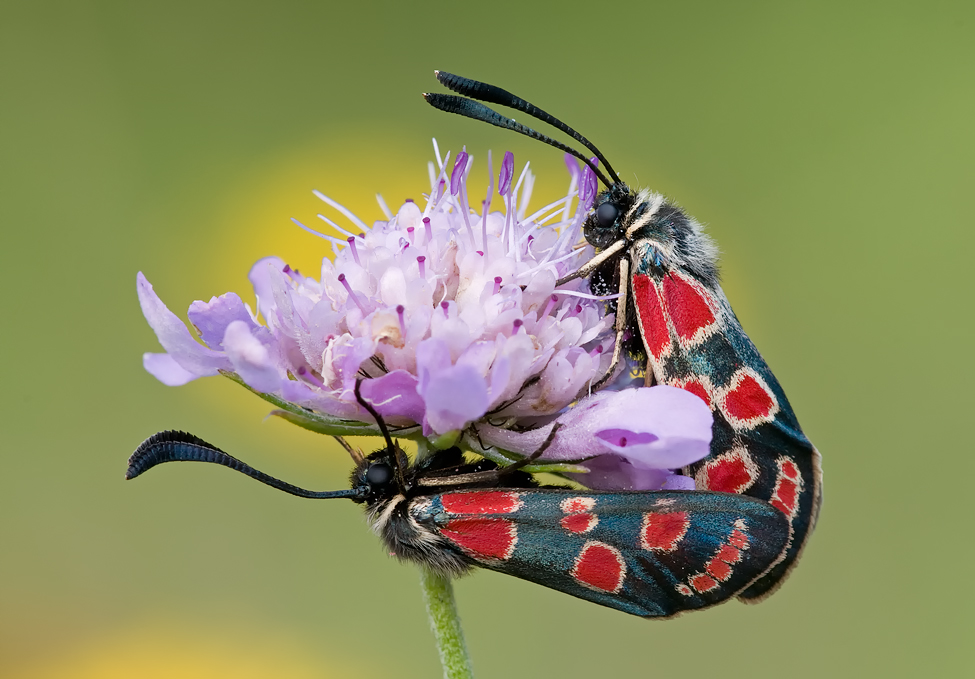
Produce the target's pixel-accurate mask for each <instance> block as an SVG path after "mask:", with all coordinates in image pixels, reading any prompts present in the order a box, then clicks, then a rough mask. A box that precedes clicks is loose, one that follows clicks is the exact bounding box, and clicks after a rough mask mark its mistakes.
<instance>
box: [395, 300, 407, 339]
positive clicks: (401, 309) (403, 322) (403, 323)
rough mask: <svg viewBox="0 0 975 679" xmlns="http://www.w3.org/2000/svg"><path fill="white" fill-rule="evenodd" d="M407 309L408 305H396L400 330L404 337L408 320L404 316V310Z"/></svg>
mask: <svg viewBox="0 0 975 679" xmlns="http://www.w3.org/2000/svg"><path fill="white" fill-rule="evenodd" d="M404 311H406V307H405V306H403V305H402V304H397V305H396V315H397V316H399V331H400V334H401V335H402V336H403V337H406V320H405V319H404V318H403V312H404Z"/></svg>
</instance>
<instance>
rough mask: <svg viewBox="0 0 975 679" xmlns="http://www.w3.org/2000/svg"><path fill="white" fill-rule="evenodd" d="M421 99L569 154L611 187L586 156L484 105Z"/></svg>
mask: <svg viewBox="0 0 975 679" xmlns="http://www.w3.org/2000/svg"><path fill="white" fill-rule="evenodd" d="M423 98H424V99H426V100H427V103H428V104H430V105H431V106H433V107H434V108H437V109H440V110H441V111H446V112H447V113H456V114H457V115H461V116H465V117H467V118H473V119H474V120H479V121H481V122H482V123H488V124H490V125H496V126H498V127H502V128H504V129H506V130H512V131H513V132H518V133H519V134H523V135H525V136H526V137H531V138H532V139H537V140H538V141H540V142H542V143H545V144H548V145H549V146H554V147H555V148H557V149H559V150H560V151H565V152H566V153H569V154H571V155H573V156H575V157H576V158H578V159H579V160H581V161H582V162H584V163H585V164H586V165H587V166H589V169H590V170H592V171H593V172H595V173H596V176H597V177H599V181H601V182H602V183H603V184H605V185H606V186H607V187H611V186H612V184H611V183H610V182H609V180H608V179H607V178H606V175H604V174H603V173H602V170H600V169H599V168H598V167H596V165H595V164H594V163H593V162H592V161H591V160H589V159H588V158H586V156H585V155H584V154H582V153H580V152H579V151H576V150H575V149H574V148H572V147H570V146H566V145H565V144H563V143H562V142H560V141H556V140H555V139H552V138H551V137H549V136H547V135H544V134H542V133H541V132H538V131H536V130H533V129H532V128H530V127H526V126H525V125H522V124H521V123H518V122H515V121H514V120H512V119H511V118H508V117H506V116H503V115H501V114H500V113H498V112H497V111H495V110H494V109H492V108H488V107H487V106H485V105H484V104H481V103H479V102H476V101H474V100H473V99H467V98H465V97H458V96H457V95H456V94H435V93H429V92H425V93H424V94H423Z"/></svg>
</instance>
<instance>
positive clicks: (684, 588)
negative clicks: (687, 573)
mask: <svg viewBox="0 0 975 679" xmlns="http://www.w3.org/2000/svg"><path fill="white" fill-rule="evenodd" d="M677 591H678V592H680V593H681V594H683V595H684V596H690V595H692V594H693V593H694V591H693V590H692V589H691V588H690V587H688V586H687V585H685V584H684V583H683V582H681V583H678V584H677Z"/></svg>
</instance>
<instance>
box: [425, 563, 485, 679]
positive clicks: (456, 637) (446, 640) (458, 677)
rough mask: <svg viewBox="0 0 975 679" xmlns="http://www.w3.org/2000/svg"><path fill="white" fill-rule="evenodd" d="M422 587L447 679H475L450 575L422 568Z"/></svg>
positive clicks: (445, 678) (444, 674)
mask: <svg viewBox="0 0 975 679" xmlns="http://www.w3.org/2000/svg"><path fill="white" fill-rule="evenodd" d="M420 587H421V588H422V589H423V600H424V603H426V605H427V615H428V616H430V628H431V629H432V630H433V634H434V636H436V638H437V650H439V651H440V664H442V665H443V676H444V679H472V678H473V676H474V672H473V670H472V669H471V659H470V656H468V655H467V645H466V644H465V643H464V631H463V630H462V629H461V628H460V616H458V615H457V606H456V605H455V604H454V588H453V585H451V583H450V578H445V577H443V576H442V575H440V574H438V573H434V572H433V571H431V570H430V569H428V568H423V567H421V568H420Z"/></svg>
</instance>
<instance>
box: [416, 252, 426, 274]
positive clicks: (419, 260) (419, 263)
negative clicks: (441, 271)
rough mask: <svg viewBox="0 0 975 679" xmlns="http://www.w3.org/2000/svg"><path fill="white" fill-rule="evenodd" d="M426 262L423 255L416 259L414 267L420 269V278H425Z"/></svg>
mask: <svg viewBox="0 0 975 679" xmlns="http://www.w3.org/2000/svg"><path fill="white" fill-rule="evenodd" d="M426 261H427V258H426V257H424V256H423V255H420V256H419V257H417V258H416V265H417V266H418V267H419V268H420V278H426V277H427V267H426Z"/></svg>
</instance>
